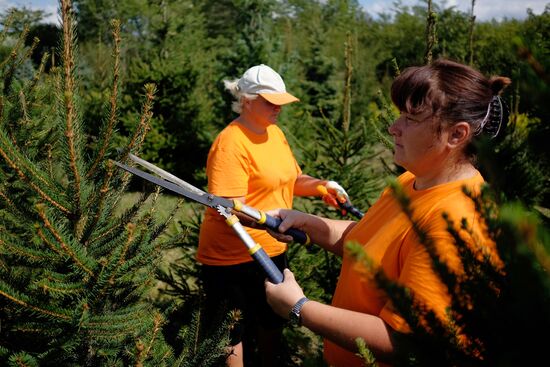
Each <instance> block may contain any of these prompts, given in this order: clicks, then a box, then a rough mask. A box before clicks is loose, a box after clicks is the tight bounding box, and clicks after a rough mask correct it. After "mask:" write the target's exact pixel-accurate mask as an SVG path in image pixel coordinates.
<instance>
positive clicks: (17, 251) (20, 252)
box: [0, 238, 51, 262]
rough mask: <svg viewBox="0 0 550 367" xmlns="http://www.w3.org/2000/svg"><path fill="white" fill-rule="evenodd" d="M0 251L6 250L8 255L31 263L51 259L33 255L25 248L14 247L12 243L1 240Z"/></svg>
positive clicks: (36, 254) (37, 254) (42, 255)
mask: <svg viewBox="0 0 550 367" xmlns="http://www.w3.org/2000/svg"><path fill="white" fill-rule="evenodd" d="M0 249H6V250H8V251H9V253H10V254H13V255H16V256H19V257H23V258H25V259H27V260H29V259H30V260H31V262H33V261H40V260H45V259H48V258H51V257H48V256H46V255H44V254H39V253H34V252H33V251H31V250H30V249H29V248H28V247H26V246H20V245H14V244H12V243H9V242H6V241H4V240H2V239H1V238H0Z"/></svg>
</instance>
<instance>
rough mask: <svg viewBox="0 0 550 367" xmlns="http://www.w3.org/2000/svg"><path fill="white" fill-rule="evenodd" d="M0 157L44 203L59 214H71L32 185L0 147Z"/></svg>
mask: <svg viewBox="0 0 550 367" xmlns="http://www.w3.org/2000/svg"><path fill="white" fill-rule="evenodd" d="M0 155H1V156H2V157H3V158H4V160H5V161H6V163H7V164H8V165H9V166H10V167H11V168H12V169H13V170H14V171H15V172H16V173H17V175H18V176H19V178H21V180H23V181H24V182H27V183H28V184H29V186H30V187H31V188H32V189H33V190H34V191H35V192H36V193H37V194H38V195H39V196H40V197H41V198H42V199H44V200H45V201H47V202H48V203H50V204H51V205H53V206H54V207H56V208H57V209H59V210H60V211H61V212H63V213H64V214H65V215H66V216H69V215H70V214H71V212H70V211H69V210H68V209H67V208H65V207H64V206H63V205H61V204H60V203H58V202H57V201H55V200H54V199H53V198H51V197H50V196H49V195H47V194H46V193H45V192H44V191H43V190H42V189H40V188H39V187H38V186H37V185H36V184H34V183H33V182H32V181H31V180H30V179H29V178H28V177H27V176H26V175H25V173H24V172H23V171H22V170H21V169H20V168H19V167H18V166H17V165H16V164H15V162H14V161H12V160H11V159H10V158H9V157H8V155H7V154H6V152H5V151H4V150H3V149H2V148H1V147H0Z"/></svg>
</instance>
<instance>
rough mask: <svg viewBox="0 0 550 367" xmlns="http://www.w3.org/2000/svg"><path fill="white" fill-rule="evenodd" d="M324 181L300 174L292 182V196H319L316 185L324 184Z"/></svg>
mask: <svg viewBox="0 0 550 367" xmlns="http://www.w3.org/2000/svg"><path fill="white" fill-rule="evenodd" d="M326 183H327V181H326V180H320V179H318V178H315V177H311V176H308V175H304V174H302V175H300V176H298V178H297V179H296V182H295V183H294V196H321V193H320V192H319V190H317V186H318V185H321V186H324V185H325V184H326Z"/></svg>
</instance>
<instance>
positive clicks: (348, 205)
mask: <svg viewBox="0 0 550 367" xmlns="http://www.w3.org/2000/svg"><path fill="white" fill-rule="evenodd" d="M338 206H339V207H340V209H344V210H345V211H347V212H348V213H351V214H352V215H353V216H354V217H356V218H358V219H361V218H363V216H364V215H365V214H364V213H363V212H362V211H360V210H359V209H357V208H356V207H354V206H353V205H351V202H350V201H349V200H346V202H345V203H341V202H339V201H338Z"/></svg>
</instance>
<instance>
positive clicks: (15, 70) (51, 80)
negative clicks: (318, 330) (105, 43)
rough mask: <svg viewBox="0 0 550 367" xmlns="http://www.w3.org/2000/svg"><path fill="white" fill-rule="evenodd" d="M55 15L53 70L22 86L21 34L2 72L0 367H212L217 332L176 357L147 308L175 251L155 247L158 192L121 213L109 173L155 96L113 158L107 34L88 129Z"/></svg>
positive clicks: (131, 146)
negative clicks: (101, 81) (105, 73)
mask: <svg viewBox="0 0 550 367" xmlns="http://www.w3.org/2000/svg"><path fill="white" fill-rule="evenodd" d="M61 15H62V27H63V38H62V42H61V45H60V54H61V55H62V57H61V59H62V64H61V65H60V66H59V67H55V68H53V69H52V70H51V72H50V74H47V75H45V74H43V66H44V64H45V61H46V58H47V55H46V56H45V57H44V58H43V61H42V64H41V65H40V67H39V68H38V70H36V71H35V73H34V76H33V77H32V78H25V75H21V74H20V73H19V70H20V69H21V65H22V64H24V62H25V60H26V59H27V58H28V56H29V55H30V53H31V52H32V49H30V50H29V49H25V48H24V47H23V44H24V37H25V34H23V35H22V36H21V37H20V38H19V40H18V41H17V42H16V43H15V46H14V48H13V50H12V52H11V53H10V54H9V55H8V57H7V58H6V59H5V60H4V61H3V62H2V63H1V68H2V69H1V75H2V78H1V82H2V84H1V88H2V94H1V96H0V101H1V103H0V108H1V111H0V124H1V125H0V178H1V186H0V218H1V221H0V365H10V366H53V365H62V366H103V365H105V366H125V365H134V366H174V365H185V366H191V365H196V366H199V365H200V366H206V365H212V364H213V363H214V361H215V360H216V358H219V357H221V356H223V349H222V347H223V345H225V339H224V338H225V336H224V331H225V330H227V328H223V327H222V328H221V329H220V332H219V334H220V335H218V336H216V337H215V338H211V339H209V340H208V343H206V344H201V345H199V344H197V343H196V341H195V338H193V335H189V331H190V330H191V331H192V330H193V327H194V326H193V325H189V326H188V327H186V328H185V329H183V331H182V334H181V336H182V338H180V339H179V340H178V342H179V343H181V344H182V345H183V347H182V348H180V349H181V350H182V351H183V352H184V353H180V354H179V356H175V355H174V352H173V349H172V348H171V347H170V346H169V345H168V344H167V343H166V341H165V338H164V336H163V331H164V330H163V328H164V323H165V317H164V315H163V314H162V313H161V312H160V311H159V310H158V309H156V308H155V307H153V304H152V303H151V302H150V300H149V299H148V296H149V293H150V291H151V288H152V287H153V286H154V285H155V283H156V282H155V270H156V268H157V265H158V263H159V261H160V259H161V256H162V250H163V249H164V248H166V246H168V245H170V242H174V241H177V240H178V239H177V238H168V239H167V238H166V237H162V236H161V235H162V234H163V233H164V230H165V229H166V226H167V225H168V222H169V221H170V218H172V216H173V215H169V216H168V220H166V221H163V222H159V221H158V220H157V219H156V217H155V215H154V214H155V210H156V206H155V204H156V200H157V198H158V196H159V192H158V190H148V191H147V192H146V193H145V194H143V195H141V196H140V197H139V198H138V199H137V200H134V202H132V203H130V205H128V204H124V205H122V201H123V199H124V196H125V193H126V192H127V188H128V184H129V182H130V177H129V174H127V173H124V172H123V171H121V170H117V169H116V168H115V167H114V165H113V164H112V162H111V161H110V159H116V160H119V161H121V162H126V161H127V155H128V153H135V154H137V153H139V150H140V148H141V146H142V144H143V140H144V138H145V135H146V133H147V131H148V129H149V121H150V119H151V108H152V104H153V100H154V94H155V87H154V85H152V84H149V85H146V86H145V99H144V101H143V104H142V111H141V115H140V118H139V119H138V121H136V124H135V129H134V133H133V135H131V136H130V138H129V139H128V141H127V143H126V144H125V145H124V146H122V149H121V150H118V149H116V148H119V146H118V144H117V143H114V141H113V132H114V130H115V129H116V125H117V122H118V115H117V106H118V100H119V98H120V96H119V89H120V86H119V65H120V62H119V54H120V51H119V44H120V38H119V26H118V23H117V22H114V23H113V26H114V27H113V28H114V31H113V35H114V48H113V55H114V60H113V61H114V62H113V65H114V66H113V73H112V86H111V93H110V99H109V101H108V103H107V106H106V116H105V118H104V119H103V120H102V121H87V120H86V118H85V116H82V114H81V113H80V95H79V93H80V89H79V87H78V86H79V85H78V82H79V78H78V69H77V63H76V57H75V54H76V46H75V38H76V35H75V33H74V23H73V17H72V9H71V2H70V1H68V0H63V1H61ZM85 123H100V124H101V128H100V132H101V133H100V135H99V136H98V137H97V138H96V139H90V137H88V136H86V135H85V134H84V133H83V130H84V129H83V125H84V124H85ZM175 210H177V206H174V208H173V211H175ZM172 214H173V213H172ZM186 331H187V334H186ZM176 357H177V358H176Z"/></svg>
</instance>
